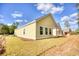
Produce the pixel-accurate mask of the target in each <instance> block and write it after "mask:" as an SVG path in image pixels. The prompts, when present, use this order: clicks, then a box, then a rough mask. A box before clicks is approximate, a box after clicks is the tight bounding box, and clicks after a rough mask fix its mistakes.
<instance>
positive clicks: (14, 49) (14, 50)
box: [2, 35, 67, 56]
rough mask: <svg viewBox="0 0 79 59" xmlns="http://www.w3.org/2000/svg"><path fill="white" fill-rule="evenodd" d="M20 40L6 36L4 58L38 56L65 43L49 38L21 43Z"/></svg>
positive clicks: (63, 39)
mask: <svg viewBox="0 0 79 59" xmlns="http://www.w3.org/2000/svg"><path fill="white" fill-rule="evenodd" d="M21 39H22V38H18V37H15V36H12V35H9V36H6V44H5V48H6V52H5V53H4V54H2V55H4V56H35V55H39V54H40V53H42V52H43V51H45V50H47V49H49V48H51V47H53V46H58V45H61V44H63V43H65V42H66V41H67V39H65V38H63V37H61V38H49V39H43V40H34V41H23V40H21Z"/></svg>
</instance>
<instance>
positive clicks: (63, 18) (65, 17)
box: [61, 16, 70, 21]
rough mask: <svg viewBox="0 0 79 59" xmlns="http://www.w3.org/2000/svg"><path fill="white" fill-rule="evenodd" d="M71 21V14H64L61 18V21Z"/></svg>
mask: <svg viewBox="0 0 79 59" xmlns="http://www.w3.org/2000/svg"><path fill="white" fill-rule="evenodd" d="M66 20H67V21H69V20H70V18H69V16H63V17H62V18H61V21H66Z"/></svg>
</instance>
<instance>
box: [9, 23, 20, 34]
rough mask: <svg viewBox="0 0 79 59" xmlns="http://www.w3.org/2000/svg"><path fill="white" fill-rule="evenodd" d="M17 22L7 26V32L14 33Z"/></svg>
mask: <svg viewBox="0 0 79 59" xmlns="http://www.w3.org/2000/svg"><path fill="white" fill-rule="evenodd" d="M18 25H19V23H18V22H16V23H13V24H12V25H11V26H9V34H14V30H15V29H16V28H17V27H18Z"/></svg>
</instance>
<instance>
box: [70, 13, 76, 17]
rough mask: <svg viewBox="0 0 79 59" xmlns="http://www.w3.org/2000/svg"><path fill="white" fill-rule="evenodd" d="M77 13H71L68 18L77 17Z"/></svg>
mask: <svg viewBox="0 0 79 59" xmlns="http://www.w3.org/2000/svg"><path fill="white" fill-rule="evenodd" d="M77 15H78V13H73V14H71V15H70V18H73V17H77Z"/></svg>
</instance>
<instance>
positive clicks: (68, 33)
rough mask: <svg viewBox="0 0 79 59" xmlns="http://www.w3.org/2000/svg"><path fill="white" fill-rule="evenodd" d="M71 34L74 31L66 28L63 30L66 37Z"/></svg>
mask: <svg viewBox="0 0 79 59" xmlns="http://www.w3.org/2000/svg"><path fill="white" fill-rule="evenodd" d="M71 32H72V31H71V29H70V28H64V29H63V34H64V35H70V33H71Z"/></svg>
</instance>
